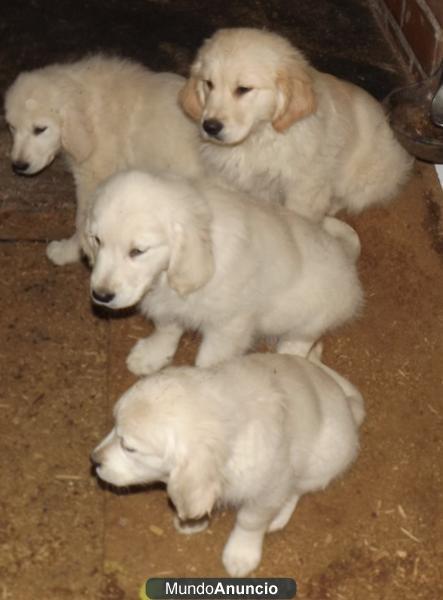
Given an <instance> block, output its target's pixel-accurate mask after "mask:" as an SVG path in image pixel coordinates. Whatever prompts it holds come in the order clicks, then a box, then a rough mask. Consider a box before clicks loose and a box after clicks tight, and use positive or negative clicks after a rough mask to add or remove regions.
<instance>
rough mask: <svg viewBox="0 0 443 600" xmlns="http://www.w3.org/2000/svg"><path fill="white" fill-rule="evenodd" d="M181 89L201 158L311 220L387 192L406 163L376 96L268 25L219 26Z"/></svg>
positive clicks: (383, 197) (353, 208)
mask: <svg viewBox="0 0 443 600" xmlns="http://www.w3.org/2000/svg"><path fill="white" fill-rule="evenodd" d="M180 96H181V102H182V105H183V107H184V110H185V111H186V112H187V113H188V114H189V115H190V116H191V117H192V118H194V119H195V120H196V121H198V123H199V125H200V132H201V135H202V138H203V145H202V155H203V159H204V161H205V163H206V165H207V167H209V168H211V169H212V170H213V171H214V172H215V173H217V174H219V175H221V176H222V177H223V178H224V179H226V180H227V181H228V182H230V184H232V185H233V186H234V187H235V188H237V189H240V190H243V191H246V192H250V193H252V194H253V195H255V196H257V197H258V198H261V199H262V200H264V201H270V202H271V201H272V202H275V201H277V200H280V201H281V202H282V203H285V204H286V206H288V207H289V208H291V209H293V210H295V211H297V212H298V213H299V214H301V215H304V216H307V217H309V218H311V219H314V220H319V219H321V218H322V217H323V216H324V215H325V214H335V213H336V212H337V211H339V210H340V209H342V208H344V209H347V210H349V211H350V212H353V213H358V212H360V211H361V210H363V209H364V208H366V207H368V206H371V205H372V204H376V203H384V202H386V201H388V200H389V199H390V198H392V197H393V196H395V194H396V193H397V191H398V189H399V186H400V185H401V184H402V183H403V182H404V181H405V178H406V176H407V174H408V171H409V169H410V166H411V161H412V159H411V158H410V157H409V155H408V154H407V153H406V152H405V151H404V150H403V148H402V147H401V146H400V145H399V144H398V142H397V141H396V140H395V138H394V135H393V133H392V131H391V129H390V127H389V125H388V123H387V120H386V117H385V114H384V112H383V109H382V107H381V105H380V104H379V103H378V102H377V101H376V100H374V98H372V97H371V96H370V95H369V94H368V93H367V92H365V91H364V90H363V89H361V88H359V87H357V86H355V85H352V84H350V83H348V82H346V81H342V80H339V79H337V78H335V77H333V76H332V75H327V74H325V73H320V72H319V71H317V70H316V69H314V68H313V67H311V66H310V65H309V63H308V62H307V61H306V59H305V58H304V57H303V55H302V54H301V53H300V52H299V50H297V49H296V48H294V47H293V46H292V45H291V44H290V43H289V41H288V40H286V39H284V38H282V37H281V36H279V35H276V34H275V33H270V32H267V31H262V30H258V29H247V28H238V29H221V30H219V31H217V32H216V33H215V34H214V36H213V37H212V38H210V39H209V40H206V42H205V43H204V44H203V46H202V48H201V49H200V50H199V52H198V54H197V57H196V59H195V61H194V63H193V65H192V67H191V75H190V78H189V80H188V82H187V84H186V86H185V87H184V89H183V90H182V92H181V95H180Z"/></svg>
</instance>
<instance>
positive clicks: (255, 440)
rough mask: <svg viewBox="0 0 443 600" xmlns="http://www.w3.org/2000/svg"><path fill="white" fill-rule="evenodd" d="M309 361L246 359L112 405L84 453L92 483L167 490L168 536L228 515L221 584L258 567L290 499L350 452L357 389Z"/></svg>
mask: <svg viewBox="0 0 443 600" xmlns="http://www.w3.org/2000/svg"><path fill="white" fill-rule="evenodd" d="M315 362H316V364H314V362H311V361H310V360H307V359H303V358H297V357H293V356H287V355H286V356H285V355H278V354H252V355H249V356H245V357H242V358H239V359H236V360H235V361H230V362H228V363H224V364H223V365H219V366H218V367H213V368H207V369H202V368H200V369H199V368H192V367H181V368H177V367H176V368H174V367H171V368H169V369H166V370H164V371H162V372H161V373H160V374H157V375H155V376H152V377H150V378H146V379H143V380H141V381H139V382H138V383H136V384H135V385H134V386H133V387H132V388H131V389H129V390H128V391H127V392H126V393H125V394H124V395H123V396H122V398H120V400H119V401H118V403H117V405H116V407H115V410H114V415H115V427H114V428H113V429H112V431H111V432H110V434H109V435H108V436H107V437H106V438H105V439H104V440H103V441H102V442H101V444H99V446H98V447H97V448H96V449H95V451H94V452H93V454H92V460H93V462H94V463H96V469H97V474H98V475H99V477H101V478H102V479H103V480H105V481H107V482H109V483H111V484H114V485H117V486H127V485H132V484H143V483H150V482H154V481H163V482H165V483H166V484H167V491H168V494H169V496H170V498H171V499H172V501H173V503H174V505H175V507H176V510H177V513H178V519H176V521H175V522H176V526H177V528H178V529H179V530H181V531H183V532H184V533H191V532H192V523H191V522H189V520H192V519H198V520H199V521H197V522H196V523H195V531H196V532H197V531H201V530H202V529H204V526H205V525H206V524H207V516H208V514H209V513H210V512H211V510H212V509H213V507H214V506H216V505H217V504H220V503H223V504H226V503H227V504H232V505H234V506H236V507H237V508H238V513H237V520H236V523H235V526H234V529H233V531H232V532H231V534H230V537H229V540H228V542H227V544H226V546H225V548H224V551H223V564H224V566H225V568H226V570H227V572H228V573H229V574H230V575H232V576H237V577H240V576H244V575H246V574H248V573H249V572H250V571H252V570H254V569H255V568H256V567H257V566H258V565H259V563H260V560H261V554H262V543H263V538H264V535H265V533H266V532H268V531H276V530H279V529H282V528H283V527H284V526H285V525H286V524H287V522H288V521H289V519H290V517H291V515H292V512H293V510H294V508H295V506H296V504H297V502H298V500H299V498H300V497H301V496H302V495H303V494H306V493H308V492H314V491H316V490H321V489H323V488H325V487H326V486H327V485H328V483H329V482H330V481H331V480H332V479H333V478H335V477H337V476H338V475H340V474H341V473H343V471H344V470H345V469H346V468H347V467H348V466H349V465H350V464H351V463H352V461H353V460H354V459H355V457H356V455H357V452H358V427H359V425H360V424H361V423H362V421H363V418H364V408H363V400H362V397H361V396H360V394H359V392H358V390H357V389H356V388H355V387H354V386H353V385H352V384H351V383H349V382H348V381H347V380H346V379H344V378H343V377H341V376H340V375H339V374H338V373H336V372H334V371H333V370H331V369H329V368H328V367H326V366H324V365H322V363H321V362H320V360H319V359H318V358H316V359H315Z"/></svg>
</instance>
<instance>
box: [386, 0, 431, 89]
mask: <svg viewBox="0 0 443 600" xmlns="http://www.w3.org/2000/svg"><path fill="white" fill-rule="evenodd" d="M374 2H375V10H376V13H377V15H378V18H379V20H380V22H381V24H382V26H383V28H384V29H385V31H386V33H387V35H388V36H389V37H390V38H391V41H392V42H393V43H394V44H395V46H396V47H397V48H398V50H399V52H400V53H401V55H402V56H403V59H404V60H405V62H406V65H407V68H408V70H409V71H410V73H411V74H412V75H413V76H414V77H415V78H416V79H421V78H423V77H425V76H427V75H431V74H432V73H434V72H435V70H436V69H437V68H438V67H439V65H440V63H441V62H442V61H443V0H374Z"/></svg>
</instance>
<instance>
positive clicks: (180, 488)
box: [168, 443, 222, 521]
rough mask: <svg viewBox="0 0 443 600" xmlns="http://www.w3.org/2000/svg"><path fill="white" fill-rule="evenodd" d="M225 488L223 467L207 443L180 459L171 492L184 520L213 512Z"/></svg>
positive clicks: (174, 473) (170, 495)
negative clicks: (222, 481)
mask: <svg viewBox="0 0 443 600" xmlns="http://www.w3.org/2000/svg"><path fill="white" fill-rule="evenodd" d="M221 490H222V485H221V479H220V466H219V464H218V461H217V459H216V456H215V452H214V450H213V449H212V448H211V447H210V446H209V445H206V444H205V443H202V444H199V446H198V447H196V448H195V451H194V452H193V453H192V455H191V454H189V455H188V456H187V457H186V458H185V459H184V460H182V461H179V462H178V463H177V465H176V466H175V467H174V468H173V469H172V471H171V474H170V476H169V481H168V495H169V497H170V498H171V500H172V502H173V503H174V506H175V508H176V510H177V514H178V516H179V518H180V519H181V520H183V521H185V520H188V519H200V518H202V517H204V516H205V515H207V514H208V513H210V512H211V510H212V508H213V506H214V504H215V502H216V501H217V499H218V498H219V497H220V495H221Z"/></svg>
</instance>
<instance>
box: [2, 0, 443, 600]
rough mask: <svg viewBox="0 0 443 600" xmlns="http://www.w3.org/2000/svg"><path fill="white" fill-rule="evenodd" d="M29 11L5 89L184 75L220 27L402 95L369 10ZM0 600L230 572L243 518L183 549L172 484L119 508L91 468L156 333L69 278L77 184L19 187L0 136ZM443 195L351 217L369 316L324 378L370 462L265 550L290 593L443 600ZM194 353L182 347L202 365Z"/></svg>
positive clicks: (153, 7) (5, 39)
mask: <svg viewBox="0 0 443 600" xmlns="http://www.w3.org/2000/svg"><path fill="white" fill-rule="evenodd" d="M207 7H208V8H207V10H206V9H205V8H204V7H203V3H202V2H201V0H199V2H197V1H194V0H189V1H185V0H176V1H174V2H169V1H168V0H157V1H148V0H143V1H142V0H136V1H133V2H124V1H123V0H108V2H106V3H103V2H99V0H88V1H86V0H84V1H83V0H82V1H81V2H74V1H71V2H70V1H68V0H61V1H60V2H57V3H55V2H48V1H46V2H45V1H44V0H33V1H32V2H29V1H26V2H25V1H24V0H21V1H15V2H14V3H12V2H4V3H2V8H1V9H0V36H1V39H2V48H1V49H0V86H1V87H0V91H4V90H5V89H6V87H7V86H8V85H9V84H10V83H11V81H12V79H13V78H14V77H15V75H16V73H17V72H19V71H20V70H22V69H24V68H31V67H35V66H39V65H43V64H46V63H48V62H53V61H55V60H61V59H63V58H66V57H71V56H79V55H80V54H82V53H84V52H86V51H91V50H97V49H102V50H110V51H115V52H119V53H121V54H124V55H126V56H132V57H134V58H137V59H139V60H141V61H143V62H144V63H145V64H147V65H150V66H152V67H154V68H156V69H171V70H177V71H179V72H182V73H185V72H186V69H187V67H188V65H189V61H190V60H191V57H192V55H193V53H194V51H195V49H196V48H197V47H198V45H199V43H200V42H201V40H202V39H203V38H204V37H205V36H207V35H209V34H210V33H211V32H212V31H213V30H214V29H215V28H217V27H220V26H224V25H254V26H258V27H263V26H265V27H268V28H272V29H275V30H277V31H280V32H283V33H285V34H286V35H288V36H290V37H291V39H292V40H293V41H294V42H295V43H297V44H298V45H299V46H300V47H301V48H302V49H304V50H305V52H306V53H307V54H308V55H309V57H310V58H311V59H312V60H313V61H314V63H315V64H316V65H317V66H319V67H320V68H323V69H327V70H330V71H331V72H334V73H336V74H338V75H340V76H343V77H347V78H348V79H350V80H353V81H355V82H357V83H360V84H361V85H362V86H364V87H366V88H367V89H369V90H370V91H371V92H372V93H373V94H375V95H376V96H378V97H379V98H381V97H383V96H384V95H385V94H386V92H387V91H389V90H390V89H392V87H393V86H394V85H398V84H399V83H401V82H402V81H404V75H403V74H402V71H401V66H400V65H399V64H398V63H397V61H396V58H395V56H394V55H393V54H392V51H391V50H390V48H389V47H388V46H387V45H386V43H385V42H384V40H383V38H382V37H381V34H380V32H379V30H378V27H377V24H376V23H375V21H374V20H373V18H372V16H371V13H370V11H369V9H368V7H367V5H365V3H364V2H363V0H353V1H352V0H343V1H341V2H339V1H337V0H335V1H334V0H318V1H317V2H311V1H310V0H300V1H299V2H297V3H296V2H292V1H290V0H287V1H283V0H281V1H278V0H275V1H270V0H269V1H264V0H243V1H242V2H235V1H234V0H223V2H222V1H221V0H213V1H212V2H211V3H207ZM0 125H1V127H0V156H1V160H0V203H1V205H0V238H1V239H0V242H1V243H0V261H1V266H0V268H1V273H2V275H1V279H2V287H1V307H2V310H1V312H0V339H1V346H0V356H1V374H2V375H1V395H0V415H1V420H0V455H1V467H0V468H1V492H0V600H9V599H14V600H24V599H27V598H38V599H39V600H69V599H76V600H77V599H78V600H79V599H82V600H83V599H84V600H89V599H97V600H124V599H126V598H127V599H133V600H136V598H137V597H138V590H139V589H140V587H141V585H142V583H143V582H144V581H145V580H146V578H148V577H153V576H160V577H161V576H184V577H185V576H186V577H192V576H201V577H202V576H208V577H209V576H222V575H224V571H223V568H222V565H221V551H222V547H223V544H224V542H225V540H226V538H227V535H228V532H229V529H230V527H231V525H232V522H233V514H232V513H230V512H229V511H226V512H223V513H221V514H218V515H216V516H215V518H214V519H213V521H212V524H211V526H210V528H209V529H208V530H207V531H206V532H204V533H202V534H200V535H197V536H192V537H189V538H187V537H184V536H181V535H179V534H178V533H176V531H175V530H174V528H173V525H172V511H171V509H170V507H169V506H168V502H167V498H166V494H165V492H164V490H163V489H162V488H161V487H157V488H154V489H151V490H148V491H147V490H143V491H140V492H138V493H128V492H126V493H122V494H119V495H117V494H116V493H115V492H112V491H110V490H108V489H105V488H103V487H101V486H100V485H99V484H98V483H97V481H96V479H95V478H94V477H93V475H92V474H91V470H90V464H89V453H90V451H91V450H92V448H93V447H94V446H95V444H96V443H97V442H98V441H99V440H100V439H101V437H102V436H103V435H104V434H105V433H106V432H107V430H108V428H109V426H110V423H111V411H112V406H113V404H114V402H115V401H116V399H117V398H118V396H119V394H120V393H121V392H122V391H124V390H125V389H126V388H127V387H128V386H129V385H130V384H131V383H132V382H133V381H134V377H133V376H132V375H131V374H130V373H129V372H128V371H127V369H126V366H125V357H126V355H127V352H128V350H129V348H130V347H131V345H132V344H133V343H134V342H135V340H136V339H138V338H139V337H141V336H142V335H146V334H147V333H148V332H149V328H150V325H149V323H147V322H146V321H144V320H143V319H142V318H141V317H139V316H130V317H127V318H124V319H110V318H104V317H102V316H100V315H97V314H95V313H94V311H93V310H92V309H91V305H90V301H89V293H88V285H89V281H88V279H89V273H88V270H87V268H86V267H85V266H83V265H75V266H70V267H55V266H54V265H52V264H50V263H49V262H48V260H47V259H46V257H45V245H46V243H47V240H50V239H58V238H61V237H66V236H67V235H69V234H70V233H71V232H72V227H73V214H74V188H73V182H72V180H71V177H70V175H69V174H67V173H66V172H65V171H64V168H63V164H62V162H61V161H60V160H57V161H56V162H55V163H54V164H53V165H52V166H51V167H50V168H49V169H47V170H46V171H45V172H44V173H42V174H41V175H39V176H38V177H34V178H29V179H26V178H19V177H16V176H14V175H13V173H12V171H11V169H10V164H9V159H8V151H9V141H10V140H9V135H8V132H7V130H6V127H5V126H4V121H1V123H0ZM442 206H443V193H442V190H441V188H440V186H439V183H438V181H437V178H436V176H435V171H434V169H433V167H432V166H430V165H425V164H423V163H422V164H419V163H417V165H416V168H415V171H414V174H413V176H412V178H411V180H410V182H409V183H408V184H407V186H406V187H405V189H404V190H403V191H402V193H401V194H400V195H399V197H398V198H397V199H396V200H395V201H394V202H393V203H392V205H390V206H389V207H388V208H387V209H375V210H370V211H367V212H366V213H365V214H363V215H361V216H359V217H358V218H355V219H352V221H350V222H352V224H353V225H354V226H355V228H356V229H357V231H358V233H359V235H360V236H361V241H362V248H363V250H362V256H361V259H360V273H361V278H362V281H363V284H364V287H365V291H366V305H365V309H364V311H363V313H362V314H361V316H360V318H358V319H357V320H356V321H355V322H353V323H352V324H350V325H348V326H346V327H344V328H342V329H341V330H340V331H337V332H335V333H334V334H333V335H331V336H329V337H328V338H327V339H326V341H325V343H326V351H325V358H326V362H327V363H328V364H330V365H331V366H334V367H336V368H337V369H338V370H339V371H340V372H342V373H343V374H344V375H346V376H348V377H349V378H350V379H351V380H352V381H353V382H354V383H355V384H356V385H357V386H359V388H360V389H361V391H362V393H363V395H364V397H365V400H366V407H367V419H366V421H365V424H364V426H363V428H362V435H361V453H360V456H359V458H358V460H357V462H356V463H355V465H354V466H353V467H352V469H351V470H350V471H349V472H348V473H347V474H346V475H345V476H344V477H343V478H342V479H340V480H339V481H336V482H335V483H334V484H333V485H331V486H330V487H329V488H328V489H327V490H326V491H324V492H322V493H318V494H314V495H310V496H305V497H304V498H303V499H302V500H301V502H300V504H299V506H298V508H297V510H296V513H295V515H294V516H293V518H292V519H291V521H290V523H289V525H288V526H287V528H286V529H285V530H284V531H283V532H279V533H275V534H271V535H269V536H268V537H267V539H266V542H265V548H264V556H263V561H262V564H261V565H260V568H259V569H257V571H256V572H255V573H254V575H255V576H259V577H276V576H285V577H294V578H295V579H296V580H297V582H298V586H299V593H298V597H300V598H309V599H312V600H323V599H329V598H331V599H337V600H344V599H346V600H354V599H356V600H360V599H361V600H363V599H364V600H380V599H384V600H397V599H402V600H408V599H411V600H412V599H414V600H419V599H423V600H425V599H426V600H438V599H439V598H442V597H443V573H442V564H443V526H442V509H443V498H442V488H443V476H442V473H443V468H442V466H443V452H442V435H441V432H442V418H443V403H442V397H443V394H442V387H443V386H442V373H443V369H442V366H443V313H442V306H443V278H442V254H443V235H442V229H441V222H440V216H441V209H442ZM197 344H198V338H197V336H196V335H193V334H188V335H187V336H186V337H185V338H184V339H183V341H182V344H181V346H180V350H179V353H178V356H177V359H176V360H177V362H178V363H188V362H190V361H192V359H193V356H194V353H195V349H196V346H197Z"/></svg>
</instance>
